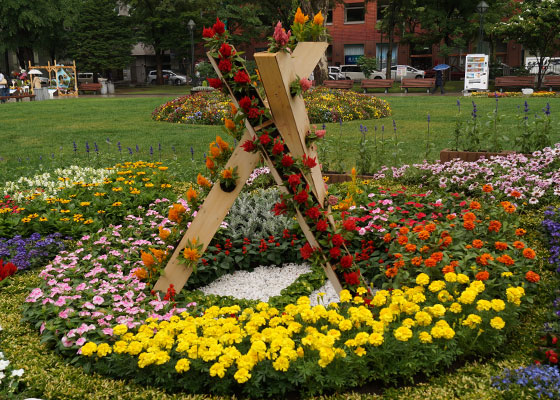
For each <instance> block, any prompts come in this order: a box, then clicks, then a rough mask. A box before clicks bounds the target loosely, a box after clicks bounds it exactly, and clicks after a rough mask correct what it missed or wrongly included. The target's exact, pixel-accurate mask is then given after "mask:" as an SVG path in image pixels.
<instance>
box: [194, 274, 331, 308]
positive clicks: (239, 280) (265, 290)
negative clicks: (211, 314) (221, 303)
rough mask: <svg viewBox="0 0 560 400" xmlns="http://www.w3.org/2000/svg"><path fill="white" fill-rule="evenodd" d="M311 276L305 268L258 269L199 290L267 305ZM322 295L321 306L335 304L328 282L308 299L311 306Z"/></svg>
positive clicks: (229, 275)
mask: <svg viewBox="0 0 560 400" xmlns="http://www.w3.org/2000/svg"><path fill="white" fill-rule="evenodd" d="M309 272H311V267H309V266H308V265H306V264H284V265H283V266H282V267H276V266H266V267H264V266H261V267H257V268H255V270H254V271H252V272H247V271H235V272H233V273H231V274H228V275H224V276H222V277H220V278H219V279H217V280H215V281H214V282H212V283H210V284H209V285H207V286H204V287H202V288H200V290H201V291H202V292H203V293H204V294H206V295H208V294H214V295H220V296H232V297H235V298H236V299H250V300H260V301H264V302H266V301H268V299H269V298H270V297H273V296H278V295H280V292H281V291H282V289H285V288H287V287H288V286H290V285H291V284H292V283H293V282H294V281H295V280H296V279H297V278H298V276H300V275H302V274H307V273H309ZM318 293H325V295H324V296H323V298H322V300H321V304H324V305H326V304H329V303H331V302H337V301H338V295H337V294H336V292H335V290H334V288H333V287H332V285H331V284H330V282H328V281H327V282H326V284H325V285H324V286H323V287H322V288H320V289H318V290H316V291H315V292H313V293H312V294H311V295H310V296H309V297H310V300H311V304H312V305H315V304H317V297H318V296H317V294H318Z"/></svg>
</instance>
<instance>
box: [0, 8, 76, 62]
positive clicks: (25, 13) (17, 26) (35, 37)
mask: <svg viewBox="0 0 560 400" xmlns="http://www.w3.org/2000/svg"><path fill="white" fill-rule="evenodd" d="M65 2H66V0H2V3H1V4H2V5H1V6H0V44H1V45H0V46H1V47H2V48H3V49H4V50H12V51H15V52H16V54H17V57H18V63H19V65H20V67H23V68H25V66H26V65H28V63H29V61H32V60H33V50H34V49H37V48H39V47H40V45H41V41H42V38H44V36H45V35H49V34H50V33H52V32H54V31H56V30H60V29H63V27H62V26H60V25H59V24H60V23H61V20H62V19H63V18H64V17H63V13H65V12H66V13H68V14H72V12H73V10H72V8H70V9H65V7H64V4H65Z"/></svg>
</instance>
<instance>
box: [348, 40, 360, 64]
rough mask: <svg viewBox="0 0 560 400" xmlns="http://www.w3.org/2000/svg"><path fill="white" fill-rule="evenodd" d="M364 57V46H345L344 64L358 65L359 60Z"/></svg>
mask: <svg viewBox="0 0 560 400" xmlns="http://www.w3.org/2000/svg"><path fill="white" fill-rule="evenodd" d="M363 55H364V45H363V44H345V45H344V64H345V65H354V64H357V63H358V58H360V57H361V56H363Z"/></svg>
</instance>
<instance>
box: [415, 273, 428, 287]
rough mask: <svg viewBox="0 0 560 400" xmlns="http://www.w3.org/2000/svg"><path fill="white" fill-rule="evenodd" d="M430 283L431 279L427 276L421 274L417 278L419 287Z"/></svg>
mask: <svg viewBox="0 0 560 400" xmlns="http://www.w3.org/2000/svg"><path fill="white" fill-rule="evenodd" d="M428 283H430V277H429V276H428V275H427V274H424V273H422V274H420V275H418V276H417V277H416V284H417V285H421V286H424V285H427V284H428Z"/></svg>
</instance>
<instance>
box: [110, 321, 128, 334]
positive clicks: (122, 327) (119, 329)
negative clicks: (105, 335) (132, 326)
mask: <svg viewBox="0 0 560 400" xmlns="http://www.w3.org/2000/svg"><path fill="white" fill-rule="evenodd" d="M126 332H128V327H127V326H126V325H124V324H120V325H117V326H115V327H114V328H113V333H114V334H115V335H118V336H122V335H124V334H125V333H126Z"/></svg>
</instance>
